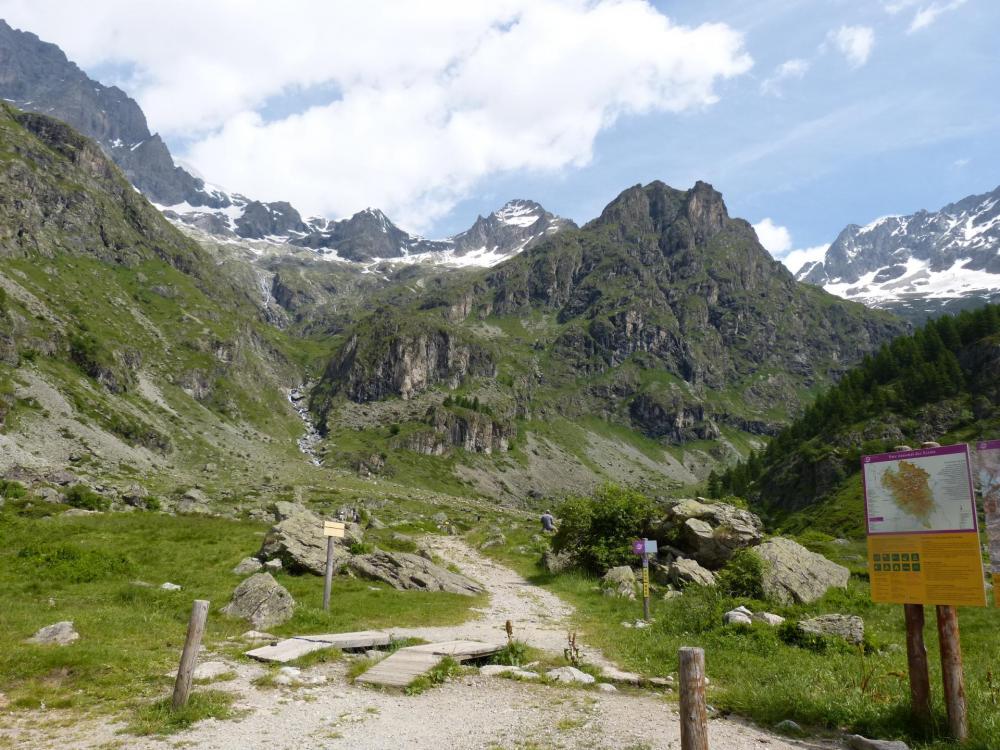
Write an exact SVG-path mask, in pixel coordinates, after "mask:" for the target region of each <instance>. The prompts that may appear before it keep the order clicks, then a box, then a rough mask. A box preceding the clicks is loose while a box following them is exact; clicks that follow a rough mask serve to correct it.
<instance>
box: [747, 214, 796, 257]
mask: <svg viewBox="0 0 1000 750" xmlns="http://www.w3.org/2000/svg"><path fill="white" fill-rule="evenodd" d="M753 230H754V231H755V232H756V233H757V239H759V240H760V244H762V245H763V246H764V249H765V250H767V251H768V252H769V253H771V255H773V256H774V257H775V258H777V259H779V260H780V259H781V258H782V257H783V256H784V255H785V253H787V252H788V251H789V250H791V249H792V233H791V232H789V231H788V227H783V226H781V225H780V224H775V223H774V221H772V220H771V219H770V217H765V218H763V219H761V220H760V221H759V222H757V223H756V224H754V225H753Z"/></svg>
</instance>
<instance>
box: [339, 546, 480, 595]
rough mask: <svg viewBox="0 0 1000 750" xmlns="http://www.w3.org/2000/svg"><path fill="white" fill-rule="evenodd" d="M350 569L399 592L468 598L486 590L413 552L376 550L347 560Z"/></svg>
mask: <svg viewBox="0 0 1000 750" xmlns="http://www.w3.org/2000/svg"><path fill="white" fill-rule="evenodd" d="M347 568H348V570H350V571H351V572H352V573H354V574H356V575H358V576H360V577H362V578H368V579H370V580H375V581H385V582H386V583H388V584H389V585H390V586H392V587H393V588H395V589H412V590H418V591H448V592H451V593H453V594H464V595H466V596H474V595H476V594H481V593H483V592H484V591H485V590H486V589H484V588H483V587H482V586H481V585H479V584H478V583H476V582H475V581H473V580H472V579H470V578H466V577H465V576H463V575H461V574H459V573H452V572H451V571H450V570H446V569H445V568H442V567H441V566H440V565H435V564H434V563H432V562H431V561H430V560H427V559H425V558H423V557H421V556H420V555H416V554H413V553H411V552H386V551H384V550H376V551H375V552H372V553H370V554H367V555H355V556H353V557H351V558H350V559H349V560H348V561H347Z"/></svg>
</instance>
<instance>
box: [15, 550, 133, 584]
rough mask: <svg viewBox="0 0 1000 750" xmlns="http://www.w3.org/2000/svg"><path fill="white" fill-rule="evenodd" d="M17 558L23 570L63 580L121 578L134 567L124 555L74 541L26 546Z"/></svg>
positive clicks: (51, 578)
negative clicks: (73, 542)
mask: <svg viewBox="0 0 1000 750" xmlns="http://www.w3.org/2000/svg"><path fill="white" fill-rule="evenodd" d="M17 559H18V562H19V564H20V566H22V567H23V568H24V569H25V572H26V573H27V572H29V571H30V574H31V575H32V576H34V577H37V578H44V579H48V580H53V581H62V582H64V583H90V582H91V581H98V580H103V579H106V578H123V577H125V576H127V575H129V574H130V573H131V572H132V570H133V564H132V561H131V560H130V559H129V558H128V557H126V556H125V555H122V554H115V553H110V552H105V551H103V550H96V549H83V548H81V547H77V546H76V545H73V544H56V545H48V546H36V545H29V546H27V547H23V548H22V549H20V550H19V551H18V553H17Z"/></svg>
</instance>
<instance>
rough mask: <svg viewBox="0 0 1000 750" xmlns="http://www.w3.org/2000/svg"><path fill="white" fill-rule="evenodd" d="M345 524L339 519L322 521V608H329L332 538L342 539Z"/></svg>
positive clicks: (345, 528)
mask: <svg viewBox="0 0 1000 750" xmlns="http://www.w3.org/2000/svg"><path fill="white" fill-rule="evenodd" d="M346 530H347V526H346V525H345V524H344V523H342V522H341V521H324V522H323V535H324V536H325V537H326V577H325V578H324V580H323V610H324V611H329V609H330V587H331V586H332V585H333V545H334V541H333V540H334V539H343V538H344V534H345V532H346Z"/></svg>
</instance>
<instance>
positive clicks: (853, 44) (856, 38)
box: [829, 26, 875, 68]
mask: <svg viewBox="0 0 1000 750" xmlns="http://www.w3.org/2000/svg"><path fill="white" fill-rule="evenodd" d="M829 39H830V41H832V42H833V43H834V45H835V46H836V47H837V49H838V50H839V51H840V54H842V55H843V56H844V57H845V58H846V59H847V62H848V64H850V66H851V67H852V68H860V67H861V66H862V65H864V64H865V63H866V62H868V57H869V56H870V55H871V53H872V47H874V46H875V31H874V30H873V29H872V28H871V27H870V26H841V27H840V28H839V29H837V30H836V31H831V32H830V34H829Z"/></svg>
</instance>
